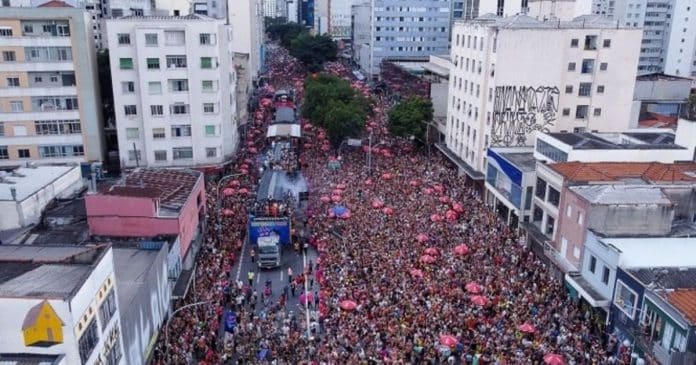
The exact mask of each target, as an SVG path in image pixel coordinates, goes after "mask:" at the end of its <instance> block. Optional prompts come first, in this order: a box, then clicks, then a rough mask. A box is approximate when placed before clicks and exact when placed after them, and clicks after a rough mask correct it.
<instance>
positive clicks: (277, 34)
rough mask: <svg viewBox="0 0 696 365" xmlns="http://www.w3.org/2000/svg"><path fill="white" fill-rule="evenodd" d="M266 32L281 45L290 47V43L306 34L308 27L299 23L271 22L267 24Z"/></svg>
mask: <svg viewBox="0 0 696 365" xmlns="http://www.w3.org/2000/svg"><path fill="white" fill-rule="evenodd" d="M266 33H268V37H269V38H270V39H271V40H274V41H278V42H279V43H280V45H281V46H283V47H285V48H288V49H289V48H290V43H291V42H292V40H293V39H295V38H297V37H298V36H299V35H300V34H306V33H307V28H305V27H304V26H302V25H301V24H297V23H279V22H276V21H274V22H271V23H270V24H266Z"/></svg>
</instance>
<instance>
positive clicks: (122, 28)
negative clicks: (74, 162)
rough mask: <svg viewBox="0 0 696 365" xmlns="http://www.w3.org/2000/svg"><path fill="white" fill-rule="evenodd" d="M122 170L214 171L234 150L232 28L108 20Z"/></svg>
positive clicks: (196, 21) (202, 22) (199, 19)
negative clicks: (204, 168) (187, 168)
mask: <svg viewBox="0 0 696 365" xmlns="http://www.w3.org/2000/svg"><path fill="white" fill-rule="evenodd" d="M107 34H108V41H109V52H110V60H111V78H112V84H113V90H114V100H115V102H114V108H115V113H116V127H117V135H118V146H119V155H120V158H121V165H122V166H126V167H133V166H215V165H219V164H221V163H223V162H225V161H227V160H229V159H230V158H231V157H232V155H233V154H234V153H235V151H236V149H237V145H238V139H239V135H238V133H237V121H236V116H235V113H236V101H235V83H236V78H237V75H236V72H235V69H234V67H233V50H232V27H230V26H228V25H225V24H224V21H222V20H216V19H212V18H209V17H206V16H202V15H197V14H192V15H187V16H183V17H162V16H158V17H124V18H121V19H118V20H109V21H107Z"/></svg>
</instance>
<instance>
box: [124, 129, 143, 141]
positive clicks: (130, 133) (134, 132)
mask: <svg viewBox="0 0 696 365" xmlns="http://www.w3.org/2000/svg"><path fill="white" fill-rule="evenodd" d="M126 138H128V139H138V138H140V131H139V130H138V128H126Z"/></svg>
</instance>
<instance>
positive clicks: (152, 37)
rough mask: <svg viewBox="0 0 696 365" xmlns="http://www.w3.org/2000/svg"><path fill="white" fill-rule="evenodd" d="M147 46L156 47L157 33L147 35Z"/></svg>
mask: <svg viewBox="0 0 696 365" xmlns="http://www.w3.org/2000/svg"><path fill="white" fill-rule="evenodd" d="M145 45H146V46H150V47H156V46H157V33H145Z"/></svg>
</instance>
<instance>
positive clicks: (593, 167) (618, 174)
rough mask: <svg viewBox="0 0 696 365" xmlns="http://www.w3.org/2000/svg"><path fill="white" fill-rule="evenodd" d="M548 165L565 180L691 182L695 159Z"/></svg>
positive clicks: (694, 174) (695, 180) (695, 178)
mask: <svg viewBox="0 0 696 365" xmlns="http://www.w3.org/2000/svg"><path fill="white" fill-rule="evenodd" d="M549 167H550V168H551V169H552V170H554V171H555V172H557V173H559V174H560V175H562V176H563V177H564V178H565V179H566V181H568V182H598V181H602V182H614V181H621V180H624V179H641V180H643V181H645V182H646V183H694V182H696V163H693V162H683V163H673V164H665V163H660V162H577V161H573V162H561V163H555V164H550V165H549Z"/></svg>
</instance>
